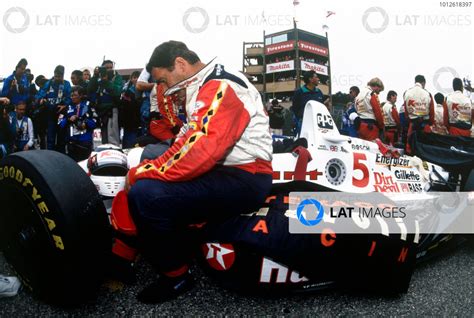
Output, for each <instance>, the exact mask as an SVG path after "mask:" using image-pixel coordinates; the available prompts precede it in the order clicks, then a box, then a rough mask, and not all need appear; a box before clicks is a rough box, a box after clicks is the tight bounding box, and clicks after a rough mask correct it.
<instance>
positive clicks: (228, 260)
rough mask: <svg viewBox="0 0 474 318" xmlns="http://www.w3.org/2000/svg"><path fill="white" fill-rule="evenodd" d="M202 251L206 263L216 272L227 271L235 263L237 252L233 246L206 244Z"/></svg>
mask: <svg viewBox="0 0 474 318" xmlns="http://www.w3.org/2000/svg"><path fill="white" fill-rule="evenodd" d="M202 250H203V253H204V255H206V261H207V263H208V264H209V266H211V267H212V268H214V269H215V270H218V271H226V270H228V269H229V268H231V267H232V265H233V264H234V261H235V251H234V247H233V246H232V244H219V243H206V244H203V246H202Z"/></svg>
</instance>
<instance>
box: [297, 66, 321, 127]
mask: <svg viewBox="0 0 474 318" xmlns="http://www.w3.org/2000/svg"><path fill="white" fill-rule="evenodd" d="M303 81H304V83H305V84H304V85H303V86H301V87H300V88H298V89H296V90H295V93H294V95H293V106H292V107H291V111H292V112H293V113H294V114H295V117H296V132H297V134H298V135H299V134H300V130H301V124H302V122H303V114H304V108H305V106H306V103H307V102H309V101H310V100H315V101H318V102H320V103H323V102H324V100H323V99H324V96H323V93H322V92H321V90H320V89H319V88H318V87H317V86H318V84H319V77H318V75H317V74H316V72H315V71H308V72H306V73H305V74H304V75H303Z"/></svg>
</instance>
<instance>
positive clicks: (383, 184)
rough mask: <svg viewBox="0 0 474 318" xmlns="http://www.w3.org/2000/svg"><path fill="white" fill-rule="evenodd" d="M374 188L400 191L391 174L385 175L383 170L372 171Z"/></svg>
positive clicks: (381, 190) (385, 190)
mask: <svg viewBox="0 0 474 318" xmlns="http://www.w3.org/2000/svg"><path fill="white" fill-rule="evenodd" d="M374 189H375V191H377V192H400V189H399V188H398V184H397V183H395V181H394V180H393V176H386V175H384V174H383V172H374Z"/></svg>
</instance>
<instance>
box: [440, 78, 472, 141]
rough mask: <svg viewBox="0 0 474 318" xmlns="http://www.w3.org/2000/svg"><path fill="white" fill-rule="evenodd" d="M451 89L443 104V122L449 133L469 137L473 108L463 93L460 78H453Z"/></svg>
mask: <svg viewBox="0 0 474 318" xmlns="http://www.w3.org/2000/svg"><path fill="white" fill-rule="evenodd" d="M453 90H454V92H453V93H451V94H449V95H448V96H446V100H445V101H444V104H443V108H444V124H445V126H446V127H447V128H448V131H449V134H450V135H452V136H464V137H470V136H471V127H472V121H473V118H474V110H473V107H472V103H471V100H470V99H469V97H467V96H465V95H464V94H463V85H462V80H461V79H460V78H454V79H453Z"/></svg>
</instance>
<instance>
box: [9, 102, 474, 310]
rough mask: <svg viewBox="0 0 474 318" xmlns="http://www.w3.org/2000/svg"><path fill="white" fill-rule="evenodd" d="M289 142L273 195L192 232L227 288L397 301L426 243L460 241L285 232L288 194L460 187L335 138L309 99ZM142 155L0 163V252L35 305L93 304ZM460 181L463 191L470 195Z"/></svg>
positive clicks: (28, 157) (403, 159)
mask: <svg viewBox="0 0 474 318" xmlns="http://www.w3.org/2000/svg"><path fill="white" fill-rule="evenodd" d="M291 144H292V145H291V147H288V152H286V153H276V154H274V158H273V162H272V163H273V169H274V174H273V178H274V183H275V184H274V189H273V191H272V194H271V195H270V196H269V198H268V199H267V202H266V204H265V205H264V206H262V208H261V209H260V210H259V211H248V214H245V215H241V216H238V217H235V218H232V219H229V220H226V221H224V222H220V223H218V224H206V225H205V226H203V227H202V228H200V229H199V231H201V235H200V236H201V237H202V238H203V240H202V241H200V242H196V243H199V244H196V248H199V249H201V253H200V257H198V261H199V262H200V264H202V265H203V268H204V269H205V270H206V272H208V273H209V274H210V275H211V276H213V277H215V278H216V279H217V280H218V281H220V282H221V283H222V284H223V285H224V286H226V287H229V288H234V289H238V290H243V291H246V292H255V291H266V292H269V291H270V292H277V291H280V292H289V291H291V292H301V291H309V290H315V289H322V288H328V287H333V286H341V285H342V286H347V287H351V288H361V287H364V289H365V290H374V291H383V292H387V291H389V292H392V293H393V292H395V293H398V292H404V291H406V290H407V288H408V286H409V282H410V277H411V274H412V272H413V270H414V266H415V263H416V261H417V258H418V260H421V259H426V257H427V256H429V254H431V252H432V251H433V248H432V247H433V246H440V245H446V244H448V243H452V244H457V243H458V242H460V240H459V239H458V236H453V235H437V236H430V235H428V236H425V237H423V239H421V240H420V239H418V238H416V237H415V236H414V235H408V236H406V237H404V238H403V239H401V238H400V235H398V236H396V235H395V236H394V235H382V234H367V235H365V234H364V235H351V234H340V233H335V232H334V231H330V229H329V230H328V231H326V232H323V233H321V234H320V235H311V234H307V235H306V234H298V235H295V234H291V233H289V232H288V222H289V219H290V218H291V217H292V215H294V214H292V213H291V211H290V209H289V204H288V195H289V193H290V192H292V191H318V192H336V191H339V192H353V193H369V192H381V193H384V192H398V193H421V192H426V191H430V190H433V189H435V190H437V191H440V190H441V189H442V190H446V191H453V186H454V187H455V190H456V187H457V189H459V187H460V184H461V182H459V179H455V176H453V175H452V173H450V172H448V171H446V170H445V169H443V168H442V167H441V166H439V165H436V164H433V163H430V162H427V161H423V160H422V159H420V158H417V157H410V156H405V155H403V154H402V153H401V151H400V150H397V149H392V148H390V147H387V146H386V145H383V144H382V143H380V142H377V143H374V142H367V141H364V140H361V139H358V138H351V137H347V136H342V135H340V134H339V132H338V130H337V127H336V126H335V124H334V121H333V119H332V117H331V115H330V114H329V112H328V111H327V109H326V107H325V106H324V105H322V104H320V103H318V102H313V101H311V102H309V103H308V104H307V105H306V108H305V114H304V119H303V126H302V132H301V135H300V138H299V139H298V140H293V141H291ZM141 151H142V150H141V149H139V148H137V149H132V150H122V149H120V148H118V147H115V146H111V145H103V146H101V147H99V148H97V149H96V150H95V151H94V152H93V153H92V154H91V156H90V158H89V159H88V160H86V161H84V162H80V163H79V164H77V163H75V162H74V161H72V160H71V159H70V158H67V157H66V156H64V155H62V154H59V153H56V152H51V151H29V152H22V153H16V154H13V155H10V156H8V157H6V158H4V159H3V160H2V161H1V162H0V205H1V206H2V211H1V213H0V242H1V243H0V244H1V246H0V247H1V250H2V251H3V253H4V255H5V257H6V258H7V260H8V261H9V262H10V263H11V264H12V266H13V267H14V268H15V270H16V272H17V274H18V276H19V277H20V278H21V280H22V282H23V283H24V285H25V286H26V287H27V288H28V289H29V290H30V291H32V292H33V293H34V294H35V295H36V296H38V297H40V298H41V299H44V300H46V301H49V302H53V303H61V304H70V303H80V302H83V301H84V300H86V299H88V298H90V297H93V295H94V294H95V291H96V290H97V287H98V285H99V284H100V282H101V281H102V279H103V277H104V272H105V271H106V270H107V268H106V264H107V262H106V260H107V257H108V256H109V255H110V252H111V245H112V241H113V239H112V237H111V231H110V223H109V218H108V217H107V210H109V212H110V206H111V200H112V199H113V197H114V196H115V195H117V193H118V192H119V191H120V190H121V189H122V188H123V186H124V182H125V175H126V173H127V171H128V169H129V168H131V167H134V166H136V165H138V164H139V161H140V156H141ZM467 166H469V164H468V165H467ZM471 169H472V165H471ZM469 179H470V178H468V179H467V181H466V182H464V184H463V186H464V189H463V190H464V191H470V190H472V188H469V187H470V185H471V184H472V182H471V181H470V180H469ZM453 180H454V181H453ZM456 180H457V182H455V181H456ZM104 202H108V203H107V204H104ZM446 246H447V245H446ZM348 266H349V267H350V270H349V269H348ZM355 273H357V274H355Z"/></svg>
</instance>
